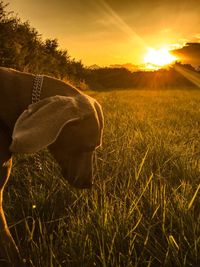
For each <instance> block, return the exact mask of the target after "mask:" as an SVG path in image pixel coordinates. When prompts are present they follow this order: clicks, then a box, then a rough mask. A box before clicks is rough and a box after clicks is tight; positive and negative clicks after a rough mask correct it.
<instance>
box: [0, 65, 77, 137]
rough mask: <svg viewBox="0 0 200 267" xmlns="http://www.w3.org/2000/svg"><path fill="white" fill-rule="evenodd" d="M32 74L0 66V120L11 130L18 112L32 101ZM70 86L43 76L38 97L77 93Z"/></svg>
mask: <svg viewBox="0 0 200 267" xmlns="http://www.w3.org/2000/svg"><path fill="white" fill-rule="evenodd" d="M34 77H35V76H34V75H32V74H29V73H23V72H20V71H15V70H12V69H7V68H2V67H0V120H1V121H3V122H4V123H5V124H6V126H7V127H8V128H9V129H10V131H11V132H12V130H13V128H14V125H15V122H16V120H17V118H18V117H19V116H20V114H21V113H22V112H23V111H24V110H25V109H27V107H28V106H29V105H30V104H31V103H32V90H33V81H34ZM77 94H80V92H79V91H78V90H77V89H75V88H73V87H72V86H70V85H68V84H66V83H64V82H62V81H60V80H57V79H54V78H51V77H48V76H44V81H43V86H42V90H41V96H40V99H43V98H46V97H50V96H54V95H63V96H67V95H70V96H72V95H77Z"/></svg>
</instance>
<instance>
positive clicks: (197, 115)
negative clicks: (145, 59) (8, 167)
mask: <svg viewBox="0 0 200 267" xmlns="http://www.w3.org/2000/svg"><path fill="white" fill-rule="evenodd" d="M91 94H92V95H94V96H95V98H97V99H98V100H99V102H100V103H101V104H102V106H103V109H104V114H105V130H104V139H103V147H102V148H100V149H99V150H98V152H97V157H96V161H95V166H94V167H95V177H96V178H95V186H94V188H93V189H92V190H86V191H80V190H76V189H73V188H71V187H70V186H69V185H68V184H67V182H66V181H65V180H64V179H63V178H62V177H61V175H60V174H59V170H58V168H57V166H56V164H55V163H54V162H53V161H52V159H51V157H50V155H49V154H48V153H47V152H46V151H44V152H42V153H41V157H42V158H43V169H42V171H41V172H37V171H35V169H34V164H33V158H32V157H24V156H19V157H18V158H17V159H15V161H14V168H13V171H12V177H11V178H10V181H9V185H8V186H7V188H6V192H5V199H4V206H5V209H6V215H7V219H8V221H9V225H10V229H11V231H12V233H13V235H14V237H15V240H16V242H17V244H18V246H19V248H20V250H21V252H22V255H23V257H24V258H26V259H27V260H28V261H29V263H30V266H35V267H40V266H41V267H53V266H63V267H68V266H69V267H92V266H97V267H101V266H102V267H109V266H113V267H118V266H119V267H132V266H135V267H136V266H138V267H140V266H145V267H146V266H148V267H150V266H153V267H154V266H173V267H175V266H179V267H184V266H185V267H189V266H193V267H195V266H196V267H197V266H200V160H199V159H200V91H196V90H190V91H189V90H171V91H170V90H169V91H156V90H155V91H148V90H138V91H137V90H127V91H112V92H104V93H94V92H92V93H91Z"/></svg>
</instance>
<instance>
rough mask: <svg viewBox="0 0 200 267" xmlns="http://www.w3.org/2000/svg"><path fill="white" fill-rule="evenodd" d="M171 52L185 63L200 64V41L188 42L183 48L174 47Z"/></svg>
mask: <svg viewBox="0 0 200 267" xmlns="http://www.w3.org/2000/svg"><path fill="white" fill-rule="evenodd" d="M171 53H172V54H174V55H175V56H177V57H178V58H179V59H180V61H181V62H183V63H187V64H192V65H194V66H200V42H195V43H194V42H193V43H191V42H189V43H186V44H185V45H184V46H183V47H182V48H179V49H174V50H172V51H171Z"/></svg>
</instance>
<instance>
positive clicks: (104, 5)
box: [95, 0, 147, 47]
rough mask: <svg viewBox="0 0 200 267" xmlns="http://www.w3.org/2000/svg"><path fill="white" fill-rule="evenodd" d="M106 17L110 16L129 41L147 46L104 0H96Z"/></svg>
mask: <svg viewBox="0 0 200 267" xmlns="http://www.w3.org/2000/svg"><path fill="white" fill-rule="evenodd" d="M95 4H96V5H98V7H99V8H100V9H101V11H102V12H104V14H105V15H107V16H108V17H112V18H113V20H114V22H115V24H116V26H117V27H118V29H120V30H121V31H122V32H123V33H125V34H126V35H127V36H128V38H129V39H130V41H132V42H135V41H136V40H137V41H138V42H139V43H140V44H141V45H142V46H144V47H147V44H146V42H145V41H144V40H143V38H141V37H140V35H139V34H137V33H136V31H134V30H133V29H132V28H131V27H130V26H129V25H128V24H127V23H126V22H125V21H124V20H123V19H122V18H121V16H119V15H118V14H117V13H116V12H115V11H114V10H113V9H112V8H111V7H110V5H108V4H107V3H106V2H105V1H104V0H99V1H96V3H95Z"/></svg>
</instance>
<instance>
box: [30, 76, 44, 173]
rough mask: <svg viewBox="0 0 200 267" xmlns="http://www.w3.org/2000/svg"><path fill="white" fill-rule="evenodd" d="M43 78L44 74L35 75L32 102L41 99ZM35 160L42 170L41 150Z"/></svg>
mask: <svg viewBox="0 0 200 267" xmlns="http://www.w3.org/2000/svg"><path fill="white" fill-rule="evenodd" d="M43 79H44V76H43V75H35V77H34V80H33V91H32V104H34V103H37V102H38V101H39V100H40V96H41V91H42V84H43ZM34 162H35V167H36V169H37V171H41V170H42V163H41V159H40V154H39V152H37V153H36V154H35V155H34Z"/></svg>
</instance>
